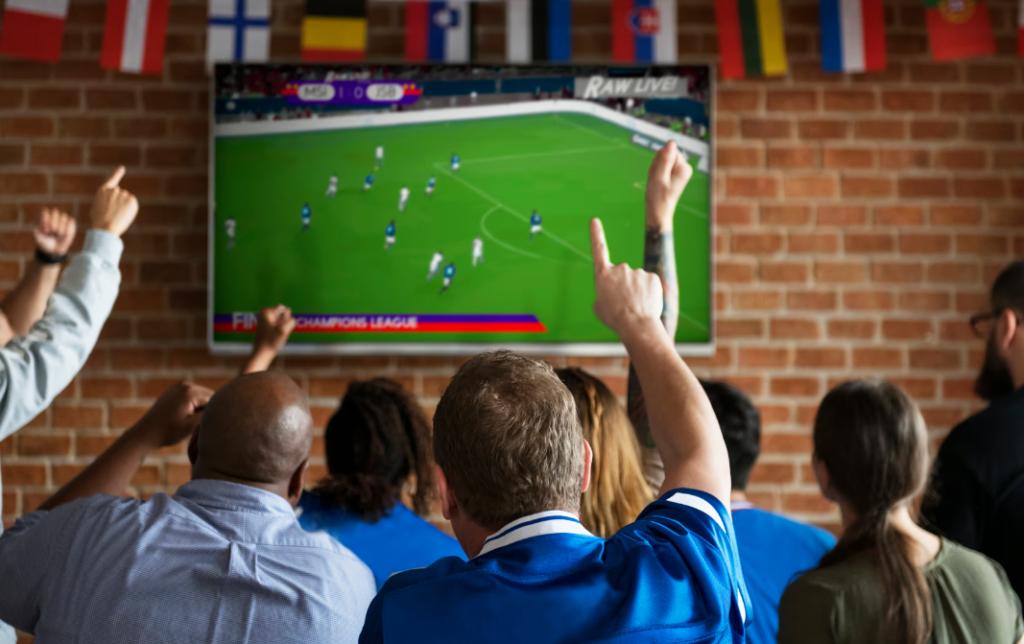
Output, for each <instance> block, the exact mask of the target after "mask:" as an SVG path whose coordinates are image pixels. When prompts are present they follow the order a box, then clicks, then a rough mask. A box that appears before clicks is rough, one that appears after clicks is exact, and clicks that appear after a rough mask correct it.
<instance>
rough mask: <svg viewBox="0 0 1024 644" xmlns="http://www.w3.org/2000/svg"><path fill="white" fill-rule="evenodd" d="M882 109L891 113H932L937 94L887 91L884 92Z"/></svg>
mask: <svg viewBox="0 0 1024 644" xmlns="http://www.w3.org/2000/svg"><path fill="white" fill-rule="evenodd" d="M882 109H884V110H887V111H889V112H931V111H933V110H934V109H935V94H934V93H932V92H928V91H903V90H899V91H897V90H886V91H883V92H882Z"/></svg>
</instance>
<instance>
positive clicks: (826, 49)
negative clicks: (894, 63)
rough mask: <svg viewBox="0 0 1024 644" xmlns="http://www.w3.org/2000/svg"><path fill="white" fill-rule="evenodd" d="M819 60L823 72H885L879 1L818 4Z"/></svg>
mask: <svg viewBox="0 0 1024 644" xmlns="http://www.w3.org/2000/svg"><path fill="white" fill-rule="evenodd" d="M820 14H821V59H822V67H823V68H824V69H825V71H826V72H873V71H877V70H880V69H885V14H884V12H883V10H882V0H821V6H820Z"/></svg>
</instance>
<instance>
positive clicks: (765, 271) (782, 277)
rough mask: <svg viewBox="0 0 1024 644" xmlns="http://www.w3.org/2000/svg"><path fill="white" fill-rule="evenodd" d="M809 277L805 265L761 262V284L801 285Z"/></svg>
mask: <svg viewBox="0 0 1024 644" xmlns="http://www.w3.org/2000/svg"><path fill="white" fill-rule="evenodd" d="M809 277H810V269H809V268H808V266H807V265H806V264H800V263H796V262H762V263H761V271H760V278H761V281H763V282H790V283H803V282H806V281H807V279H808V278H809Z"/></svg>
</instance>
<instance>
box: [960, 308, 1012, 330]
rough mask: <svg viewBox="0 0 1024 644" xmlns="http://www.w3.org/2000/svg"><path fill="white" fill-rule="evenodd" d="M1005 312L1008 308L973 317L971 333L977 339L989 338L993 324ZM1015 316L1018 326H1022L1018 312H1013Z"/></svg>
mask: <svg viewBox="0 0 1024 644" xmlns="http://www.w3.org/2000/svg"><path fill="white" fill-rule="evenodd" d="M1005 310H1006V307H1003V308H1000V309H992V310H991V311H988V312H987V313H978V314H977V315H972V316H971V322H970V323H971V331H972V332H973V333H974V335H975V337H978V338H987V337H988V334H989V331H991V330H992V327H991V324H992V322H993V321H995V320H996V319H997V318H998V317H999V316H1000V315H1002V314H1003V311H1005ZM1013 316H1014V317H1015V318H1017V324H1020V323H1021V320H1020V316H1019V315H1018V314H1017V312H1016V311H1014V312H1013Z"/></svg>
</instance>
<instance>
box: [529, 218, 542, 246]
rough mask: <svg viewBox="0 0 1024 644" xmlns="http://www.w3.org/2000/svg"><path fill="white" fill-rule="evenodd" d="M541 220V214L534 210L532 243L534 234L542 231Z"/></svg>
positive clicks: (531, 232) (531, 222)
mask: <svg viewBox="0 0 1024 644" xmlns="http://www.w3.org/2000/svg"><path fill="white" fill-rule="evenodd" d="M541 221H542V218H541V216H540V215H538V214H537V211H536V210H534V211H533V214H532V215H530V243H533V236H534V235H536V234H537V233H539V232H540V224H541Z"/></svg>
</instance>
